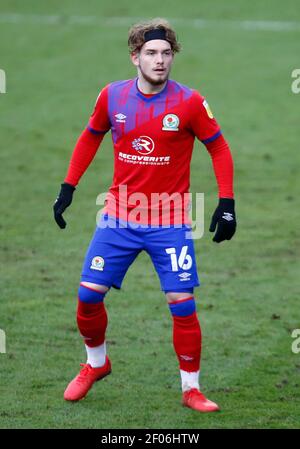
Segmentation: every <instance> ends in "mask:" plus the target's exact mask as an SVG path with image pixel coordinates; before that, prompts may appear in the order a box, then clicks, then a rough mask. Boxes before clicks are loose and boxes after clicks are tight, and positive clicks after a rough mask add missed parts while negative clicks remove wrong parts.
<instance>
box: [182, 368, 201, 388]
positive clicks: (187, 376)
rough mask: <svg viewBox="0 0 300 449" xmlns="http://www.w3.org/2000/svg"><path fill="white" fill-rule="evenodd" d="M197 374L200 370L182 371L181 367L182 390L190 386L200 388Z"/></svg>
mask: <svg viewBox="0 0 300 449" xmlns="http://www.w3.org/2000/svg"><path fill="white" fill-rule="evenodd" d="M199 375H200V371H192V372H190V373H189V372H188V371H183V370H182V369H181V370H180V376H181V388H182V391H183V392H184V391H188V390H190V389H191V388H197V389H198V390H200V385H199Z"/></svg>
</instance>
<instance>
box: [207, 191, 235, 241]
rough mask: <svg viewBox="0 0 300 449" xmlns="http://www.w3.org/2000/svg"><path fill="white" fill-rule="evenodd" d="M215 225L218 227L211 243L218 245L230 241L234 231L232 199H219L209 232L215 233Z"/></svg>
mask: <svg viewBox="0 0 300 449" xmlns="http://www.w3.org/2000/svg"><path fill="white" fill-rule="evenodd" d="M216 225H218V227H217V232H216V233H215V235H214V238H213V241H214V242H217V243H220V242H223V240H230V239H231V237H232V236H233V235H234V233H235V230H236V219H235V212H234V199H231V198H220V200H219V204H218V207H217V208H216V210H215V212H214V214H213V216H212V219H211V224H210V227H209V231H210V232H215V229H216Z"/></svg>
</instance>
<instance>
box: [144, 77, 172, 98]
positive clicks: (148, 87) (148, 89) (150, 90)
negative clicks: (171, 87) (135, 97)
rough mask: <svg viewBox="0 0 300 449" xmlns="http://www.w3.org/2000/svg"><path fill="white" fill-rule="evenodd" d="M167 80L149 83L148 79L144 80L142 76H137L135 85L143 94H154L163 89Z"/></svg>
mask: <svg viewBox="0 0 300 449" xmlns="http://www.w3.org/2000/svg"><path fill="white" fill-rule="evenodd" d="M167 82H168V80H166V81H164V82H163V83H162V84H157V85H154V84H151V83H149V81H147V80H145V79H144V78H143V77H142V76H141V77H138V80H137V87H138V89H139V91H140V92H141V93H142V94H145V95H154V94H159V92H161V91H162V90H164V88H165V86H166V84H167Z"/></svg>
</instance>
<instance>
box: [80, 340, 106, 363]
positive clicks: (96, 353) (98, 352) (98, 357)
mask: <svg viewBox="0 0 300 449" xmlns="http://www.w3.org/2000/svg"><path fill="white" fill-rule="evenodd" d="M85 349H86V353H87V361H86V363H88V364H89V365H91V367H92V368H100V366H103V365H104V363H105V358H106V343H105V342H104V343H103V344H102V345H100V346H95V347H94V348H90V347H89V346H87V345H85Z"/></svg>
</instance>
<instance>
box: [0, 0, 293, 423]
mask: <svg viewBox="0 0 300 449" xmlns="http://www.w3.org/2000/svg"><path fill="white" fill-rule="evenodd" d="M127 3H128V2H125V1H120V2H117V4H115V3H112V2H98V1H90V2H89V3H88V5H87V6H86V5H84V4H83V3H82V2H80V1H77V0H76V1H72V2H71V1H66V0H65V1H60V2H59V1H52V2H51V3H46V2H44V3H43V4H41V2H34V1H32V0H28V1H26V2H21V1H15V2H13V3H12V2H11V1H8V0H2V2H1V12H0V68H1V69H4V70H5V72H6V76H7V93H6V94H0V118H1V119H0V127H1V131H0V133H1V134H0V135H1V140H0V147H1V154H0V156H1V184H2V187H1V192H0V195H1V199H0V203H1V210H2V213H1V217H2V220H1V225H0V233H1V303H0V307H1V311H0V319H1V321H0V328H1V329H3V330H4V331H5V332H6V340H7V341H6V343H7V344H6V354H0V376H1V380H0V385H1V387H0V388H1V407H0V427H1V428H115V429H116V428H150V429H152V428H162V429H163V428H173V429H186V428H192V429H201V428H298V427H299V415H300V403H299V401H300V399H299V397H300V396H299V384H300V381H299V374H300V354H294V353H293V352H292V350H291V344H292V341H293V340H292V338H291V333H292V330H293V329H296V328H300V314H299V283H298V278H299V253H298V251H299V233H298V229H299V211H298V209H299V205H298V198H299V175H298V171H299V169H298V167H299V162H300V161H299V138H298V129H299V104H300V94H298V95H296V94H293V93H292V91H291V83H292V78H291V72H292V70H293V69H294V68H299V38H300V17H299V8H298V10H297V2H296V0H295V1H291V0H286V1H285V2H284V3H282V2H280V1H279V0H274V1H272V2H270V1H269V2H260V1H258V0H255V1H252V2H251V3H249V2H243V1H231V2H222V1H221V0H219V1H215V2H213V3H212V2H210V1H208V0H205V1H201V2H198V1H196V0H193V1H189V2H188V3H187V2H180V1H179V0H174V1H173V2H172V3H170V2H165V3H164V4H162V3H161V2H158V1H157V0H155V1H152V2H144V1H140V2H138V3H137V2H134V3H131V4H129V5H128V4H127ZM155 16H162V17H166V18H168V19H169V20H170V21H171V22H172V23H173V24H174V26H175V27H176V30H177V34H178V36H179V40H180V42H181V43H182V47H183V48H182V52H181V53H180V54H179V55H177V56H176V61H175V64H174V68H173V72H172V78H174V79H176V80H178V81H179V82H181V83H183V84H187V85H189V86H191V87H194V88H197V89H199V90H200V92H201V93H202V94H203V95H205V96H206V97H207V99H208V101H209V103H210V106H211V107H212V109H213V111H214V114H215V116H216V117H217V119H218V121H219V123H220V125H221V128H222V130H223V133H224V136H225V138H226V139H227V140H228V142H229V144H230V146H231V149H232V153H233V156H234V159H235V173H236V175H235V192H236V202H237V217H238V231H237V234H236V236H235V237H234V239H233V240H232V241H231V242H226V243H222V244H221V245H216V244H214V243H213V242H212V241H211V237H212V236H211V235H210V233H209V232H207V229H208V226H209V220H210V216H211V214H212V213H213V211H214V209H215V207H216V204H217V192H216V183H215V180H214V176H213V172H212V168H211V163H210V158H209V156H208V154H207V152H206V150H205V147H204V146H202V145H200V144H199V143H198V142H196V144H195V149H194V155H193V161H192V170H191V190H192V191H193V192H205V198H206V201H205V217H206V233H205V235H204V237H203V238H202V239H201V240H196V241H195V246H196V251H197V261H198V268H199V276H200V279H201V281H202V286H201V287H200V288H199V289H197V290H196V297H197V303H198V314H199V319H200V322H201V325H202V332H203V351H202V369H201V373H202V376H201V383H202V386H203V391H204V392H205V394H207V396H208V397H209V398H211V399H212V400H214V401H216V402H218V403H219V404H220V406H221V408H222V412H221V413H218V414H211V415H203V414H199V413H197V412H194V411H192V410H189V409H186V408H183V407H181V405H180V402H181V392H180V381H179V373H178V370H177V360H176V357H175V354H174V352H173V348H172V337H171V334H172V329H171V318H170V315H169V311H168V307H167V304H166V301H165V299H164V295H163V294H162V292H161V291H160V288H159V282H158V279H157V276H156V274H155V272H154V268H153V267H152V265H151V262H150V259H149V258H148V256H147V255H145V254H141V255H140V256H139V258H138V260H137V261H136V263H135V264H134V265H133V266H132V267H131V269H130V270H129V272H128V275H127V277H126V279H125V282H124V286H123V289H122V291H120V292H117V291H113V290H112V291H111V292H110V293H109V295H108V296H107V299H106V305H107V309H108V314H109V328H108V333H107V339H108V351H109V354H110V357H111V359H112V364H113V373H112V375H111V376H109V377H107V378H106V379H104V380H103V381H102V382H99V383H98V384H97V385H96V386H95V387H94V388H93V389H92V391H91V392H90V394H89V395H88V397H87V398H86V399H85V400H84V401H81V402H80V403H77V404H70V403H66V402H64V400H63V391H64V389H65V386H66V385H67V383H68V382H69V380H70V379H71V378H72V377H73V376H74V374H75V373H76V372H77V371H78V368H79V362H82V361H85V354H84V348H83V344H82V341H81V338H80V337H79V335H78V331H77V327H76V322H75V310H76V293H77V286H78V281H79V275H80V270H81V265H82V261H83V257H84V254H85V251H86V248H87V245H88V243H89V240H90V238H91V236H92V233H93V230H94V226H95V216H96V213H97V206H96V204H95V199H96V196H97V194H98V193H100V192H105V191H107V189H108V188H109V185H110V182H111V179H112V162H113V161H112V144H111V140H110V137H109V136H107V137H106V138H105V140H104V142H103V144H102V147H101V149H100V151H99V152H98V154H97V156H96V158H95V160H94V162H93V164H92V165H91V166H90V168H89V170H88V172H87V173H86V174H85V176H84V178H83V179H82V181H81V184H80V186H79V187H78V189H77V191H76V192H75V201H74V203H73V204H72V207H71V208H70V209H69V210H68V212H67V213H66V215H65V216H66V219H67V222H68V227H67V229H66V230H64V231H61V230H59V229H58V227H57V226H56V224H55V222H54V220H53V217H52V204H53V201H54V199H55V197H56V195H57V192H58V190H59V185H60V183H61V182H62V180H63V178H64V175H65V172H66V169H67V164H68V161H69V158H70V155H71V152H72V149H73V147H74V144H75V142H76V140H77V138H78V136H79V134H80V132H81V130H82V129H83V128H84V127H85V125H86V123H87V121H88V117H89V115H90V113H91V111H92V109H93V106H94V102H95V99H96V97H97V95H98V92H99V90H100V89H101V87H102V86H103V85H105V84H107V83H108V82H110V81H113V80H118V79H126V78H131V77H133V76H135V71H134V67H133V66H131V63H130V62H129V58H128V51H127V47H126V39H127V30H128V28H129V26H130V25H131V24H132V23H134V22H135V21H136V20H137V19H139V18H150V17H155ZM172 19H174V20H173V21H172ZM195 19H205V20H204V21H202V22H201V20H198V22H197V21H195Z"/></svg>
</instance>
